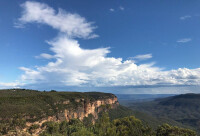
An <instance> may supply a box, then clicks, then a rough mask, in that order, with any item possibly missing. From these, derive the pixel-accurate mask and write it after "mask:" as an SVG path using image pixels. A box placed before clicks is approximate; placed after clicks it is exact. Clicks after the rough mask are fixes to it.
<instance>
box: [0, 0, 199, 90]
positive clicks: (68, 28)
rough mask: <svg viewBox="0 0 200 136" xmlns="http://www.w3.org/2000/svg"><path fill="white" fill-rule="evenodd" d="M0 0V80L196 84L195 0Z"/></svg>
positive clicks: (50, 85) (44, 85)
mask: <svg viewBox="0 0 200 136" xmlns="http://www.w3.org/2000/svg"><path fill="white" fill-rule="evenodd" d="M0 6H1V7H0V62H1V67H0V88H13V87H22V88H24V87H26V88H33V89H40V90H41V89H58V90H59V89H60V90H65V89H71V90H73V89H72V88H78V89H80V88H85V90H86V91H87V89H88V88H90V89H88V90H92V89H93V90H95V89H96V90H99V89H98V88H101V89H102V88H103V89H102V90H103V91H107V90H113V88H114V89H116V88H120V87H123V88H129V90H128V89H127V90H126V89H121V93H126V92H129V93H131V92H132V93H135V92H136V91H135V88H137V87H139V88H141V87H143V86H148V87H149V88H156V89H155V90H156V91H154V90H152V89H149V91H148V90H147V91H145V92H146V93H168V92H170V93H185V92H198V91H197V90H198V89H194V86H197V88H198V86H199V84H200V69H199V68H200V63H199V58H200V53H199V51H200V46H199V44H200V39H199V36H200V31H199V29H200V27H199V26H200V1H198V0H190V1H188V0H182V1H181V2H180V1H178V0H173V1H170V0H166V1H161V0H151V1H149V0H143V1H138V0H109V1H108V0H101V1H98V0H85V1H82V0H56V1H52V0H41V1H39V0H38V1H24V0H17V1H12V0H6V1H0ZM160 86H165V87H166V86H173V88H175V89H171V87H170V88H165V89H160V91H158V87H159V88H160ZM177 86H181V87H182V86H187V87H186V89H185V90H186V91H181V89H180V88H179V87H177ZM188 86H189V87H188ZM190 86H191V88H192V89H188V88H190ZM91 88H92V89H91ZM111 88H112V89H111ZM130 88H132V91H130ZM177 88H178V89H177ZM195 88H196V87H195ZM78 89H75V90H78ZM119 90H120V89H119ZM162 90H164V91H162ZM168 90H169V91H168ZM177 90H178V91H177ZM182 90H184V89H182ZM173 91H174V92H173ZM112 92H113V91H112ZM138 92H140V91H138V90H137V93H138ZM143 92H144V90H141V93H143Z"/></svg>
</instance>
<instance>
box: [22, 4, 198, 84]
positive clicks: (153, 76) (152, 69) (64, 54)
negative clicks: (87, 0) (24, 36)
mask: <svg viewBox="0 0 200 136" xmlns="http://www.w3.org/2000/svg"><path fill="white" fill-rule="evenodd" d="M22 8H23V12H22V16H21V18H19V21H20V22H21V23H22V24H24V25H25V24H27V23H40V24H46V25H49V26H51V27H52V28H54V29H57V30H58V32H60V33H61V34H59V35H58V36H57V37H56V38H54V39H53V40H49V41H48V44H49V45H50V50H51V51H52V54H46V53H42V54H41V55H39V58H40V57H41V58H44V59H49V63H48V64H46V65H44V66H37V67H36V68H35V69H30V68H26V67H20V69H21V70H23V71H24V74H23V75H22V76H21V80H22V81H23V82H25V83H26V84H37V85H39V86H42V85H54V86H95V87H99V86H140V85H199V84H200V68H197V69H187V68H180V69H178V70H171V71H164V70H163V69H161V68H159V67H156V66H154V63H148V64H141V65H137V64H135V63H134V61H133V60H129V59H128V60H123V59H122V58H114V57H107V54H108V53H110V49H109V47H108V48H97V49H83V48H81V46H80V44H79V43H78V41H77V40H76V39H75V38H77V37H78V38H84V39H89V38H94V37H97V35H96V34H94V32H93V31H94V28H95V27H94V26H93V23H90V22H87V21H86V19H85V18H83V17H81V16H80V15H78V14H73V13H68V12H66V11H64V10H61V9H59V11H58V13H56V11H55V10H54V9H53V8H51V7H49V6H48V5H46V4H43V3H39V2H31V1H28V2H25V3H24V4H23V5H22ZM51 58H54V60H51ZM149 58H152V54H145V55H138V56H135V59H138V60H144V59H149Z"/></svg>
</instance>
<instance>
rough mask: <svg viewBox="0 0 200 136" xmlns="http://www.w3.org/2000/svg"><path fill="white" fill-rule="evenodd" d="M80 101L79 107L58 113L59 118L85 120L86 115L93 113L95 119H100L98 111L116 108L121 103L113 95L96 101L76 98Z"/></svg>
mask: <svg viewBox="0 0 200 136" xmlns="http://www.w3.org/2000/svg"><path fill="white" fill-rule="evenodd" d="M75 101H76V102H78V103H79V106H78V107H77V108H73V107H72V108H70V109H65V110H64V111H63V112H61V113H59V114H58V120H61V121H63V120H67V121H69V120H70V119H72V118H77V119H80V120H83V118H84V117H88V115H89V114H91V115H93V117H94V119H98V113H99V112H101V111H102V110H103V108H111V109H112V108H116V107H117V106H118V105H119V103H118V100H117V97H116V96H114V95H113V97H112V98H106V99H98V100H95V101H89V100H87V99H86V100H85V99H76V100H75Z"/></svg>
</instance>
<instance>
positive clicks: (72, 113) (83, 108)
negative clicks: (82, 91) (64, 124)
mask: <svg viewBox="0 0 200 136" xmlns="http://www.w3.org/2000/svg"><path fill="white" fill-rule="evenodd" d="M74 101H75V102H77V103H79V106H78V107H76V108H75V107H72V108H68V109H65V110H64V111H61V112H60V113H58V114H57V115H55V116H49V117H47V118H44V119H42V120H39V121H36V122H32V123H30V122H27V123H26V125H27V128H28V127H29V126H31V125H33V124H38V125H39V126H42V124H43V123H44V122H46V121H56V122H60V121H69V120H70V119H73V118H75V119H80V120H83V119H84V117H88V115H89V114H91V115H93V117H94V119H98V113H99V112H101V111H102V110H103V108H104V107H106V106H107V107H109V108H111V109H113V108H116V107H117V106H118V105H119V103H118V100H117V97H116V96H115V95H113V96H112V97H110V98H102V99H101V98H98V99H97V100H93V101H90V100H88V99H75V100H74ZM70 102H71V101H69V100H65V101H63V102H62V104H70ZM55 104H57V103H55ZM25 130H26V129H25ZM40 131H42V130H38V131H37V133H40Z"/></svg>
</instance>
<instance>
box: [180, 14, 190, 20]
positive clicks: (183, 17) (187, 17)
mask: <svg viewBox="0 0 200 136" xmlns="http://www.w3.org/2000/svg"><path fill="white" fill-rule="evenodd" d="M191 17H192V16H190V15H186V16H182V17H180V20H186V19H189V18H191Z"/></svg>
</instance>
